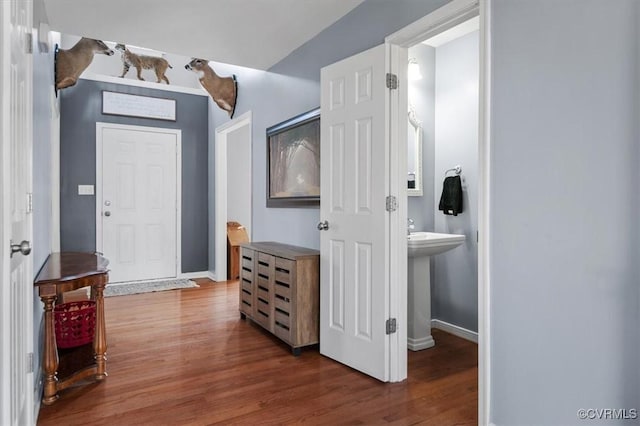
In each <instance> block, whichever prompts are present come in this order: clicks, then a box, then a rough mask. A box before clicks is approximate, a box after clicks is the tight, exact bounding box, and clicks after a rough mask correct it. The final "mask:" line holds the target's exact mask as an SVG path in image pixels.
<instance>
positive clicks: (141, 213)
mask: <svg viewBox="0 0 640 426" xmlns="http://www.w3.org/2000/svg"><path fill="white" fill-rule="evenodd" d="M96 141H97V146H96V153H97V155H96V159H97V168H96V248H97V250H98V251H99V252H102V253H103V254H104V256H105V257H106V258H107V259H109V268H110V272H109V278H110V281H111V282H112V283H117V282H123V281H139V280H153V279H160V278H175V277H176V276H177V272H178V259H179V257H178V253H179V242H180V239H179V237H178V236H179V226H178V224H179V223H180V222H179V220H178V206H179V197H178V193H179V184H178V169H179V163H180V159H179V146H180V130H174V129H157V128H150V127H141V126H123V125H113V124H106V123H97V125H96Z"/></svg>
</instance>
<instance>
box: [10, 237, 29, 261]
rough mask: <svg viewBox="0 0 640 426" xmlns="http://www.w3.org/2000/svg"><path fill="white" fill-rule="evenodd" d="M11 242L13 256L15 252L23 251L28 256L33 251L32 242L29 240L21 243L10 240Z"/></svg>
mask: <svg viewBox="0 0 640 426" xmlns="http://www.w3.org/2000/svg"><path fill="white" fill-rule="evenodd" d="M10 244H11V256H10V257H13V254H14V253H18V252H20V253H22V254H23V255H24V256H28V255H29V253H31V243H30V242H29V241H27V240H23V241H22V242H21V243H20V244H13V241H10Z"/></svg>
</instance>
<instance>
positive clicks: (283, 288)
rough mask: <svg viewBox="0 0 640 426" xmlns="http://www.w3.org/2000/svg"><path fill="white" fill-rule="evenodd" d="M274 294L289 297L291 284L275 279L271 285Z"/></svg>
mask: <svg viewBox="0 0 640 426" xmlns="http://www.w3.org/2000/svg"><path fill="white" fill-rule="evenodd" d="M273 289H274V290H275V293H276V295H279V296H282V297H286V298H287V299H291V286H290V285H289V284H285V283H283V282H280V281H276V285H275V286H273Z"/></svg>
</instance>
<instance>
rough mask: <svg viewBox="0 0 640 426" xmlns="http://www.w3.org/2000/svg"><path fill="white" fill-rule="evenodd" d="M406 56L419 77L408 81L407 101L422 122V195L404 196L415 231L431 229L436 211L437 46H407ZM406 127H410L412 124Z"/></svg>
mask: <svg viewBox="0 0 640 426" xmlns="http://www.w3.org/2000/svg"><path fill="white" fill-rule="evenodd" d="M409 58H414V59H415V60H416V61H417V62H418V66H419V67H420V72H421V74H422V79H420V80H409V82H408V84H409V90H408V95H409V104H410V105H412V106H413V108H414V110H415V112H416V117H417V118H418V120H420V122H421V123H422V175H423V176H422V186H423V188H422V196H421V197H407V198H408V210H407V216H408V217H409V218H411V219H413V221H414V224H415V230H416V231H433V229H434V219H435V212H434V210H433V198H434V192H433V191H434V181H433V178H434V172H433V171H434V161H435V157H434V156H435V119H436V102H435V99H436V91H435V90H436V89H435V84H436V49H435V48H433V47H431V46H427V45H426V44H417V45H415V46H412V47H411V48H409ZM409 129H413V127H412V126H410V127H409Z"/></svg>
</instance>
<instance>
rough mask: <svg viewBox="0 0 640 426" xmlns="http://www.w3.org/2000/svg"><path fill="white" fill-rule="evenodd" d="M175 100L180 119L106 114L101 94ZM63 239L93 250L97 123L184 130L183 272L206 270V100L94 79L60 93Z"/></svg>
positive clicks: (71, 246) (70, 246)
mask: <svg viewBox="0 0 640 426" xmlns="http://www.w3.org/2000/svg"><path fill="white" fill-rule="evenodd" d="M103 90H109V91H113V92H120V93H130V94H135V95H146V96H156V97H161V98H168V99H175V100H176V111H177V113H176V116H177V121H176V122H171V121H163V120H151V119H144V118H133V117H119V116H113V115H103V114H102V91H103ZM59 96H60V97H61V99H60V103H61V107H60V228H61V229H60V231H61V235H60V240H61V248H62V250H65V251H74V250H75V251H94V250H95V245H96V241H95V233H96V223H95V208H96V207H95V204H96V200H95V197H94V196H86V195H82V196H81V195H78V185H95V183H96V173H95V165H96V122H107V123H117V124H130V125H138V126H150V127H162V128H169V129H181V130H182V272H197V271H206V270H207V269H208V266H209V260H208V233H209V226H208V215H209V211H208V201H207V200H208V181H207V179H208V161H207V158H208V118H207V110H208V107H207V105H208V104H207V97H204V96H197V95H189V94H184V93H176V92H165V91H160V90H154V89H147V88H142V87H132V86H123V85H120V84H113V83H103V82H97V81H90V80H79V81H78V83H77V84H76V85H75V86H73V87H70V88H67V89H64V90H62V91H61V92H60V95H59Z"/></svg>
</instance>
